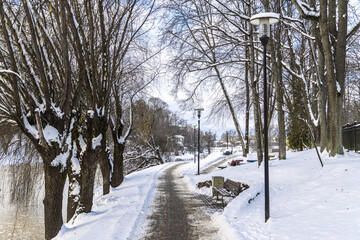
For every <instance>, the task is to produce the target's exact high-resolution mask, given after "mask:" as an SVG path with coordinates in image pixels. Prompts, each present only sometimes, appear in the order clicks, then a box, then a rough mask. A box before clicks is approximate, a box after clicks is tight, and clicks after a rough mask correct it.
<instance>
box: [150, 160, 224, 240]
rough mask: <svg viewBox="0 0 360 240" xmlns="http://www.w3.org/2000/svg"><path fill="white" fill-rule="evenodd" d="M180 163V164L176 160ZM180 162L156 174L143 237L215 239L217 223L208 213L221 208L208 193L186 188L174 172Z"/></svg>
mask: <svg viewBox="0 0 360 240" xmlns="http://www.w3.org/2000/svg"><path fill="white" fill-rule="evenodd" d="M180 165H181V164H180ZM180 165H174V166H173V167H170V168H169V169H167V170H165V171H164V173H163V174H162V175H161V176H160V177H159V182H158V185H157V188H156V195H155V196H156V197H155V200H154V202H153V206H152V207H153V209H154V211H153V212H152V213H151V214H150V216H148V220H149V225H148V226H147V231H146V235H145V238H144V239H146V240H165V239H166V240H198V239H199V240H200V239H203V240H205V239H206V240H215V239H216V240H218V239H221V238H220V236H219V235H218V231H219V229H218V227H217V226H215V224H214V223H213V222H212V220H211V217H210V215H211V214H212V213H214V212H216V211H222V205H221V203H216V202H215V201H213V200H212V198H211V196H206V195H200V194H194V193H192V192H190V191H189V190H188V189H187V188H186V185H185V182H184V181H183V179H182V178H180V175H179V174H178V172H177V169H178V168H179V166H180Z"/></svg>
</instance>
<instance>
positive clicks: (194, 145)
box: [194, 125, 196, 163]
mask: <svg viewBox="0 0 360 240" xmlns="http://www.w3.org/2000/svg"><path fill="white" fill-rule="evenodd" d="M194 163H196V125H194Z"/></svg>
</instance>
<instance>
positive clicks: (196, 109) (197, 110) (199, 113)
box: [195, 107, 204, 175]
mask: <svg viewBox="0 0 360 240" xmlns="http://www.w3.org/2000/svg"><path fill="white" fill-rule="evenodd" d="M195 111H196V112H197V114H198V175H200V117H201V111H204V108H201V107H198V108H195Z"/></svg>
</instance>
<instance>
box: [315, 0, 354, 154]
mask: <svg viewBox="0 0 360 240" xmlns="http://www.w3.org/2000/svg"><path fill="white" fill-rule="evenodd" d="M335 7H336V6H335V5H334V4H329V5H328V4H327V0H321V1H320V22H319V28H320V36H321V43H322V47H323V52H324V60H325V66H326V72H327V82H328V84H327V87H328V93H329V102H328V113H329V121H328V123H329V125H328V126H329V135H328V136H327V137H328V138H327V139H328V140H327V147H328V149H329V150H330V155H331V156H334V155H336V154H343V148H342V104H343V97H342V95H343V89H344V87H343V86H344V82H345V57H346V35H347V4H346V1H339V2H338V13H339V23H338V29H339V30H338V31H339V32H338V34H337V38H336V40H337V41H335V42H333V44H335V47H334V46H332V45H331V42H330V38H329V30H330V31H331V30H332V29H331V28H330V29H329V25H330V27H331V26H332V25H333V24H332V23H333V21H334V16H330V17H329V18H328V15H327V14H328V12H329V13H330V12H336V10H335V9H333V8H335ZM328 8H331V9H328ZM329 23H330V24H329ZM335 37H336V36H335ZM333 50H335V66H334V59H333Z"/></svg>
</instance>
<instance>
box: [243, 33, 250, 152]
mask: <svg viewBox="0 0 360 240" xmlns="http://www.w3.org/2000/svg"><path fill="white" fill-rule="evenodd" d="M246 40H249V37H248V36H246ZM245 58H246V59H248V58H249V49H248V48H246V49H245ZM249 82H250V81H249V63H248V62H246V63H245V90H246V115H245V137H244V138H245V151H246V155H247V154H248V153H249V146H250V142H249V122H250V83H249Z"/></svg>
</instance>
